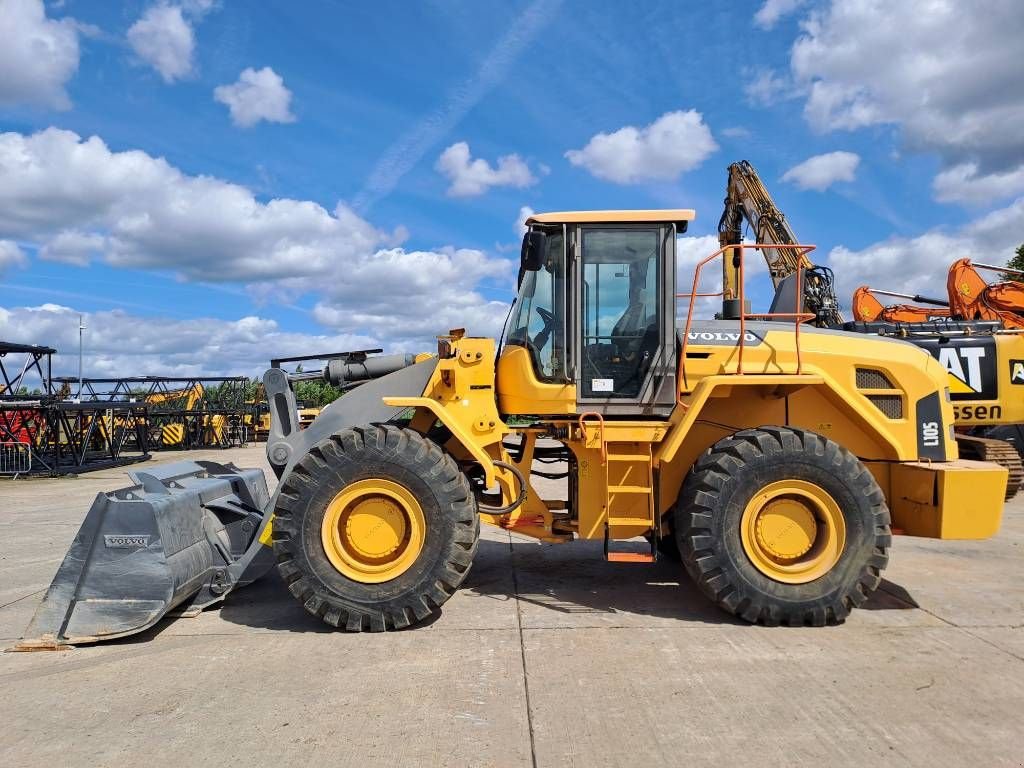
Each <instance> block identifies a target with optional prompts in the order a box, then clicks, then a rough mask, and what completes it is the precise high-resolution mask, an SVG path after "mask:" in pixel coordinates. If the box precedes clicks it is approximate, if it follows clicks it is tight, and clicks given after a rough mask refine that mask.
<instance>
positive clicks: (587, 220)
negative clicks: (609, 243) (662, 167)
mask: <svg viewBox="0 0 1024 768" xmlns="http://www.w3.org/2000/svg"><path fill="white" fill-rule="evenodd" d="M696 215H697V214H696V213H694V210H693V209H692V208H668V209H662V210H648V211H559V212H556V213H535V214H533V215H532V216H531V217H530V218H528V219H527V220H526V224H527V225H530V224H608V223H615V224H625V223H630V224H632V223H647V222H664V223H675V224H681V223H684V222H687V221H693V220H694V218H695V217H696ZM680 229H682V227H680Z"/></svg>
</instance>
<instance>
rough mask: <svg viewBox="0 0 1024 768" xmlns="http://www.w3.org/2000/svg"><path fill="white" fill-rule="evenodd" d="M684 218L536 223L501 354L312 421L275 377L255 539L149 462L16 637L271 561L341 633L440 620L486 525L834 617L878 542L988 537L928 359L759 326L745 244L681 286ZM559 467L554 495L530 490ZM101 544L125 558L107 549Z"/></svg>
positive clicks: (714, 590)
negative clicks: (711, 310) (730, 289)
mask: <svg viewBox="0 0 1024 768" xmlns="http://www.w3.org/2000/svg"><path fill="white" fill-rule="evenodd" d="M692 218H693V212H692V211H690V210H670V211H597V212H570V213H552V214H539V215H535V216H533V217H532V218H531V219H529V220H528V222H527V225H528V228H529V231H528V232H527V234H526V236H525V238H524V243H523V250H522V254H521V269H520V274H519V281H518V294H517V297H516V300H515V303H514V305H513V307H512V309H511V312H510V315H509V318H508V322H507V324H506V330H505V332H504V333H503V338H502V339H500V340H495V339H490V338H479V337H473V336H469V335H467V334H466V333H465V332H464V331H463V330H461V329H460V330H454V331H451V332H449V333H448V334H447V335H445V336H442V337H439V339H438V349H437V354H436V355H435V356H433V357H430V358H429V359H422V358H416V359H415V361H414V360H413V359H411V358H410V359H407V360H404V361H402V362H401V363H400V364H399V365H396V366H395V367H394V371H393V372H392V373H388V374H387V375H383V376H380V377H379V378H375V379H373V380H371V381H367V382H366V383H364V384H362V385H361V386H359V387H358V388H356V389H353V390H351V391H349V392H347V393H346V394H345V395H344V396H343V397H341V398H340V399H338V400H336V401H335V402H334V403H332V404H330V405H329V406H327V407H326V408H324V410H323V411H322V412H321V413H320V415H319V416H318V417H317V418H316V420H315V421H314V422H313V423H312V424H311V425H309V427H308V428H307V429H300V425H299V423H298V418H297V415H296V409H295V394H294V392H293V390H292V383H293V382H292V381H291V380H290V377H289V375H288V374H287V373H286V372H284V371H282V370H280V369H271V370H269V371H268V372H267V373H266V375H265V377H264V386H265V388H266V392H267V398H268V403H269V404H270V409H271V413H272V417H273V419H272V425H271V433H270V436H269V438H268V442H267V456H268V459H269V461H270V464H271V467H272V468H273V470H274V472H275V474H276V475H277V476H278V478H279V481H278V484H277V488H276V490H275V492H274V494H273V495H272V497H271V498H270V499H269V501H268V502H267V503H266V504H264V505H263V506H262V517H261V518H260V519H259V521H258V523H257V521H256V518H255V517H254V516H253V514H252V508H253V506H254V504H255V503H256V502H257V500H259V499H261V498H263V496H262V493H264V492H265V491H264V489H263V488H262V487H261V481H262V477H256V476H254V475H252V474H247V473H238V471H237V470H233V469H232V468H226V467H212V466H211V467H195V468H194V469H195V471H194V472H192V473H189V472H185V471H181V472H179V473H178V474H174V473H163V474H162V475H160V476H154V477H147V476H145V475H144V474H143V473H139V484H138V485H137V486H136V487H135V488H133V489H127V490H125V491H121V492H118V493H117V494H113V495H111V494H108V495H106V496H107V497H108V498H107V499H106V500H105V501H103V503H102V504H101V503H100V502H99V501H98V502H97V508H95V509H94V513H90V518H89V520H87V523H89V525H90V526H91V527H90V528H89V529H88V530H86V527H83V531H81V532H80V533H79V539H81V542H79V540H76V546H78V545H79V544H80V545H81V546H80V547H79V549H78V550H76V552H77V555H76V556H77V557H78V558H79V559H77V560H75V559H72V558H71V555H72V554H76V552H73V553H71V554H69V560H65V563H64V565H62V570H61V572H60V573H59V574H58V579H56V580H55V582H54V585H53V586H52V587H51V589H50V592H48V594H47V598H46V600H44V604H43V607H42V608H41V609H40V611H41V614H37V621H36V622H35V623H34V624H33V627H32V631H31V632H30V636H29V638H28V640H27V641H26V645H32V642H33V641H35V642H36V643H39V642H43V643H47V642H48V643H50V644H58V645H59V644H62V643H65V644H66V643H71V642H75V641H76V638H78V639H80V640H81V639H84V640H89V639H92V640H95V639H98V637H99V635H98V633H96V632H92V633H90V630H92V629H95V628H96V626H97V622H98V620H99V617H100V614H101V613H105V615H106V616H110V615H118V616H121V617H122V618H123V620H122V621H121V622H120V623H119V624H118V625H117V626H118V628H119V631H120V632H121V633H125V632H126V631H130V630H126V627H127V626H128V625H130V624H131V623H132V621H133V620H134V621H136V623H137V624H138V625H139V627H140V628H141V627H142V626H143V624H144V623H145V622H148V623H146V624H145V625H146V626H148V625H149V624H151V623H152V621H154V620H155V619H154V617H157V618H158V617H159V615H162V614H161V613H160V610H161V607H162V610H163V611H164V612H166V611H167V610H168V609H169V607H173V606H174V605H179V606H187V605H193V606H196V605H198V606H204V605H207V604H209V603H211V602H213V601H214V600H217V599H221V598H222V597H223V596H224V595H225V594H227V593H229V592H230V591H231V590H232V589H233V588H235V587H237V586H240V585H242V584H243V583H246V582H247V581H250V580H251V579H252V578H255V576H256V575H258V573H259V571H260V570H261V569H262V568H265V567H266V560H265V559H264V558H262V557H258V556H257V555H262V554H263V553H265V552H266V546H267V545H269V546H272V549H273V560H274V562H276V565H277V568H278V570H279V572H280V574H281V576H282V577H283V579H284V581H285V583H286V584H287V586H288V589H289V590H290V591H291V593H292V594H293V595H294V596H295V597H296V598H297V599H298V600H299V601H300V602H301V603H302V605H303V606H304V607H305V608H306V609H307V610H308V611H310V612H311V613H313V614H315V615H317V616H319V617H321V618H322V619H323V620H324V621H326V622H327V623H329V624H331V625H334V626H337V627H340V628H343V629H348V630H353V631H359V630H373V631H375V630H388V629H397V628H401V627H406V626H409V625H411V624H415V623H417V622H419V621H422V620H423V619H424V618H426V617H427V616H429V615H431V614H433V613H434V612H436V611H437V610H438V608H439V607H440V606H441V605H442V604H443V603H444V602H445V601H446V600H447V599H448V598H449V597H450V596H451V595H452V594H453V593H454V592H455V590H456V589H457V588H458V587H459V585H460V584H461V583H462V581H463V579H465V577H466V574H467V573H468V572H469V569H470V567H471V565H472V562H473V558H474V556H475V554H476V548H477V541H478V537H479V530H480V528H479V526H480V523H486V524H490V525H495V526H499V527H501V528H505V529H509V530H513V531H515V532H517V533H519V534H523V535H528V536H532V537H535V538H537V539H540V540H541V541H544V542H549V543H551V544H559V545H561V544H566V543H568V542H571V541H573V540H576V539H590V540H597V541H602V542H603V551H604V553H605V557H606V559H607V560H609V561H612V562H614V563H641V564H642V563H645V562H650V561H652V560H653V559H654V558H655V557H656V556H657V553H658V551H659V550H660V551H662V552H666V553H669V554H670V555H672V556H674V557H678V558H680V559H681V560H682V563H683V566H682V567H685V569H686V570H687V572H688V573H689V574H690V575H691V576H692V577H693V579H694V580H695V581H696V583H697V584H698V586H699V588H700V589H701V590H702V591H703V592H704V593H705V594H706V595H707V596H708V597H709V598H711V599H712V600H714V601H715V602H716V603H717V604H718V605H720V606H721V607H722V608H723V609H725V610H726V611H728V612H730V613H732V614H735V615H737V616H741V617H743V618H744V619H746V620H748V621H751V622H761V623H764V624H769V625H774V624H780V623H781V624H798V625H803V624H812V625H822V624H826V623H830V622H838V621H842V620H843V619H844V618H845V617H846V616H847V615H848V613H849V611H850V610H851V609H852V608H853V607H855V606H858V605H861V604H863V603H864V601H865V600H866V599H867V597H868V595H869V594H870V593H871V591H872V590H873V589H874V588H875V587H876V586H877V585H878V583H879V580H880V574H881V571H882V569H883V568H884V567H885V566H886V563H887V561H888V551H889V546H890V542H891V536H892V534H893V533H904V534H907V535H914V536H927V537H935V538H966V539H971V538H983V537H987V536H991V535H993V534H994V533H995V531H996V530H997V529H998V526H999V521H1000V516H1001V512H1002V499H1003V494H1004V491H1005V487H1006V479H1007V477H1006V476H1007V473H1006V470H1005V469H1003V468H1001V467H998V466H996V465H992V464H987V463H983V462H972V461H963V460H959V459H958V458H957V448H956V443H955V441H954V438H953V433H952V423H953V411H952V405H951V403H950V401H949V398H948V390H946V385H945V371H944V369H943V368H942V367H941V366H940V364H939V363H938V362H937V361H935V360H934V359H932V358H931V357H930V356H929V355H928V354H927V353H925V352H923V351H922V350H920V349H918V348H916V347H914V346H913V345H911V344H908V343H905V342H902V341H898V340H893V339H882V338H873V337H870V336H866V335H863V334H856V333H844V332H841V331H834V330H828V329H822V328H813V327H806V326H803V325H802V321H803V320H810V319H811V318H812V317H813V315H810V314H805V313H804V311H803V308H802V307H793V308H792V310H787V309H786V308H785V307H781V304H784V303H785V302H784V301H783V300H782V299H780V298H778V297H777V299H776V302H775V305H776V310H775V313H773V314H772V315H769V316H764V315H759V316H755V315H751V314H749V313H747V312H745V311H743V310H742V309H741V308H744V307H745V306H746V302H745V295H744V291H743V284H742V282H743V281H742V275H743V268H742V259H743V253H744V248H745V247H744V246H743V245H742V244H739V243H733V242H730V243H728V244H726V246H725V247H723V249H722V250H721V251H719V252H718V253H717V254H713V255H712V256H709V257H708V258H707V259H705V260H703V261H702V262H701V265H699V266H698V268H697V274H696V275H694V276H692V285H693V286H694V287H693V289H692V291H690V294H687V295H679V294H677V292H676V291H677V288H676V284H677V281H676V274H675V249H676V240H677V237H678V235H679V234H681V233H682V232H683V231H685V229H686V226H687V224H688V222H689V221H690V220H692ZM793 247H794V248H796V249H797V250H796V252H798V253H803V254H805V253H806V252H807V251H808V250H809V248H808V247H805V246H799V245H795V246H793ZM723 254H728V258H729V259H730V260H733V259H736V260H738V261H734V262H733V265H734V266H735V267H736V271H735V275H736V277H737V280H738V283H737V284H736V291H737V294H738V295H729V296H725V297H724V298H725V300H726V301H728V302H729V304H728V305H727V307H726V310H727V313H731V314H733V315H734V316H735V319H730V320H713V319H708V320H702V319H698V318H696V317H695V313H694V312H693V309H692V306H693V304H694V301H693V300H694V299H695V298H697V296H695V295H693V294H697V293H698V291H697V286H698V285H699V278H700V271H701V270H702V269H703V267H704V266H706V265H710V264H713V267H712V269H722V265H721V264H720V263H717V262H718V260H719V259H722V258H723ZM803 269H804V265H802V264H800V263H798V264H797V266H796V272H795V279H796V283H795V290H792V288H793V287H794V286H790V289H787V290H788V291H789V292H788V293H786V294H785V295H786V296H792V297H793V301H794V302H795V301H796V297H799V296H802V290H801V276H802V272H803ZM726 272H728V270H726ZM684 277H685V278H686V280H687V284H688V285H689V284H690V279H691V276H690V275H686V276H684ZM781 290H782V288H781V287H780V291H781ZM723 293H724V292H723ZM677 300H678V301H679V307H678V309H679V310H680V311H678V312H677ZM780 313H788V314H785V315H784V316H782V315H780ZM553 466H562V467H564V468H565V469H564V471H563V472H561V473H552V472H551V471H550V469H551V468H552V467H553ZM538 467H542V468H543V467H546V468H547V469H548V471H545V470H544V469H538ZM552 474H554V475H555V476H556V477H558V476H560V475H561V476H564V478H565V479H566V482H567V486H568V487H567V493H566V492H565V491H564V490H563V491H560V492H556V493H545V492H543V488H544V486H543V485H542V484H540V483H537V482H535V479H536V478H538V477H541V476H544V475H547V476H548V477H550V476H551V475H552ZM113 511H116V512H118V513H119V514H118V515H113V514H112V512H113ZM90 521H91V523H90ZM147 521H148V523H147ZM200 522H202V524H200ZM146 525H148V527H145V526H146ZM144 527H145V530H143V528H144ZM107 536H114V538H112V539H110V540H109V541H110V542H111V543H110V544H107V545H106V547H108V548H109V547H120V548H123V549H124V551H116V552H113V553H112V552H111V551H110V550H109V549H104V548H102V547H101V546H100V544H98V543H97V542H101V541H106V540H107V538H106V537H107ZM218 542H220V543H219V544H218ZM638 543H639V544H640V546H639V548H638V547H637V544H638ZM90 547H91V548H92V549H91V550H90ZM90 551H91V552H92V553H93V554H92V555H89V554H88V553H89V552H90ZM182 551H187V552H188V556H187V557H183V556H181V552H182ZM82 553H86V554H84V555H83V554H82ZM96 553H99V554H101V555H106V557H105V558H103V557H100V558H96V557H94V556H95V554H96ZM112 555H116V557H115V556H112ZM131 558H137V559H138V562H140V563H142V562H144V563H146V564H147V565H148V567H149V568H151V569H153V572H154V573H160V574H164V572H166V571H169V575H170V576H173V579H170V581H169V586H168V589H169V590H170V593H169V594H168V595H165V596H164V597H160V596H156V597H152V599H151V602H150V603H149V604H148V605H147V606H146V608H147V610H146V611H145V615H144V616H142V615H141V614H140V615H139V616H137V617H134V618H133V617H131V616H130V610H131V609H132V607H133V606H134V607H136V608H137V607H138V606H137V603H133V602H131V597H132V595H131V594H129V593H131V592H132V590H133V589H134V590H135V591H136V592H138V591H139V584H137V583H136V584H135V585H134V587H131V585H128V586H126V587H125V588H124V589H121V590H120V591H119V589H118V584H117V581H116V579H115V578H113V577H114V576H115V575H116V573H122V572H127V571H125V570H124V569H125V568H127V567H129V566H130V565H131V564H132V560H131ZM83 563H84V565H83ZM192 564H196V567H194V568H193V567H192ZM609 567H617V566H609ZM117 569H121V570H117ZM133 572H135V571H133ZM160 600H163V602H162V603H161V602H160ZM126 615H127V616H128V618H124V616H126ZM143 619H145V622H143ZM72 629H73V630H74V631H72ZM136 631H137V630H136Z"/></svg>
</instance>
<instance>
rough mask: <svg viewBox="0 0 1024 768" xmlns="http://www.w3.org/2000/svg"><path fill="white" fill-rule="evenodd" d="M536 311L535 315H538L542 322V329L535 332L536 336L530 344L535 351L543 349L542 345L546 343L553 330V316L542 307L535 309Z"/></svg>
mask: <svg viewBox="0 0 1024 768" xmlns="http://www.w3.org/2000/svg"><path fill="white" fill-rule="evenodd" d="M536 310H537V314H538V315H540V319H541V320H543V321H544V327H543V328H541V329H540V330H539V331H537V335H536V336H534V337H533V339H532V341H531V342H530V343H531V344H533V346H534V347H536V348H537V349H543V348H544V345H545V344H547V343H548V337H549V336H550V335H551V331H552V330H554V327H555V315H554V313H552V312H549V311H548V310H546V309H544V307H536Z"/></svg>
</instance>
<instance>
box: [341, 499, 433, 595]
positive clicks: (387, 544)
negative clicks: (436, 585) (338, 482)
mask: <svg viewBox="0 0 1024 768" xmlns="http://www.w3.org/2000/svg"><path fill="white" fill-rule="evenodd" d="M425 536H426V520H425V518H424V515H423V510H422V508H421V507H420V505H419V502H418V501H417V500H416V498H415V497H414V496H413V495H412V493H411V492H410V491H409V490H408V489H407V488H405V487H404V486H401V485H399V484H398V483H394V482H392V481H390V480H383V479H370V480H359V481H356V482H355V483H351V484H350V485H348V486H346V487H345V488H343V489H342V490H341V491H339V492H338V493H337V494H336V495H335V497H334V498H333V499H332V500H331V501H330V503H329V504H328V505H327V509H326V510H325V512H324V519H323V525H322V527H321V541H322V543H323V547H324V554H326V555H327V559H328V560H329V561H330V562H331V564H332V565H333V566H334V567H335V568H336V569H337V570H338V571H340V572H341V573H342V574H343V575H345V576H347V577H348V578H350V579H353V580H354V581H358V582H362V583H366V584H377V583H380V582H384V581H390V580H391V579H394V578H397V577H398V576H400V575H402V574H403V573H405V572H406V571H407V570H408V569H409V568H410V567H411V566H412V564H413V563H414V562H415V561H416V558H417V557H419V554H420V552H421V551H422V549H423V543H424V540H425Z"/></svg>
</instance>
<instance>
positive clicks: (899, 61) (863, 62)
mask: <svg viewBox="0 0 1024 768" xmlns="http://www.w3.org/2000/svg"><path fill="white" fill-rule="evenodd" d="M802 26H803V33H802V34H801V35H800V37H799V38H798V39H797V40H796V42H795V43H794V45H793V48H792V54H791V60H790V64H791V68H792V72H793V76H794V78H795V80H796V82H797V84H798V85H799V86H801V87H802V88H804V89H805V90H806V93H807V101H806V104H805V107H804V115H805V117H806V118H807V120H808V121H809V122H810V124H811V126H812V127H813V128H815V129H816V130H819V131H832V130H838V129H845V130H853V129H857V128H863V127H865V126H872V125H883V124H891V125H896V126H899V127H900V128H901V130H902V135H903V138H904V141H905V142H906V144H907V145H908V146H909V147H910V148H911V149H914V150H918V151H934V152H937V153H939V154H940V155H941V156H942V158H943V160H944V161H945V162H946V163H947V164H948V165H955V164H958V163H965V162H978V163H979V164H980V165H981V166H982V172H983V173H989V172H991V171H992V170H993V169H994V168H1001V167H1005V166H1006V165H1011V167H1013V166H1017V165H1019V164H1020V158H1021V157H1022V156H1024V133H1022V132H1021V131H1020V130H1019V126H1020V125H1021V124H1022V123H1024V85H1022V83H1024V81H1022V79H1021V76H1020V71H1021V67H1020V55H1019V53H1020V41H1021V40H1022V39H1024V13H1022V12H1021V7H1020V3H1018V2H1013V1H1012V0H1011V1H1009V2H1007V1H1005V0H981V1H979V2H976V3H972V4H970V5H969V7H968V6H965V5H964V4H963V3H958V2H953V1H952V0H893V1H892V2H886V3H884V4H883V3H881V2H878V1H877V0H875V1H872V0H833V2H832V3H831V4H830V5H829V6H828V8H827V9H825V10H823V11H821V12H812V13H811V14H810V16H809V17H808V18H807V19H806V20H805V21H804V22H803V25H802Z"/></svg>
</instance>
